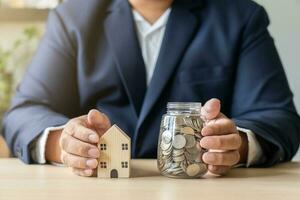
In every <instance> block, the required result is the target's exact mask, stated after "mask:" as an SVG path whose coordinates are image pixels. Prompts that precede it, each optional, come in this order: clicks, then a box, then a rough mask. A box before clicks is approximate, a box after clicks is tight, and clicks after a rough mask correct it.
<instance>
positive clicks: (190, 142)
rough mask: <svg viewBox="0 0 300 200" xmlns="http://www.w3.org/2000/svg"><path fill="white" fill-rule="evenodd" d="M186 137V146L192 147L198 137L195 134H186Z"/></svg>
mask: <svg viewBox="0 0 300 200" xmlns="http://www.w3.org/2000/svg"><path fill="white" fill-rule="evenodd" d="M184 137H185V140H186V144H185V147H186V148H192V147H194V146H195V145H196V139H195V137H194V136H193V135H185V136H184Z"/></svg>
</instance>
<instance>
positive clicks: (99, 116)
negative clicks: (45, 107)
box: [46, 110, 111, 176]
mask: <svg viewBox="0 0 300 200" xmlns="http://www.w3.org/2000/svg"><path fill="white" fill-rule="evenodd" d="M110 127H111V124H110V121H109V119H108V117H107V116H106V115H105V114H103V113H100V112H99V111H97V110H91V111H90V112H89V113H88V115H84V116H81V117H78V118H74V119H71V120H70V121H69V122H68V123H67V124H66V126H65V128H64V129H63V130H62V131H61V133H57V132H56V133H53V135H52V133H51V134H50V135H49V138H48V141H47V145H46V159H47V161H56V160H55V157H56V158H57V157H58V154H60V156H59V157H60V161H61V162H62V163H63V164H64V165H66V166H68V167H70V168H72V169H73V172H74V173H75V174H77V175H80V176H93V175H95V174H96V168H97V166H98V158H99V155H100V152H99V149H98V148H97V144H98V142H99V138H100V137H101V136H102V135H103V134H104V133H105V132H106V131H107V130H108V129H109V128H110ZM55 147H56V148H55ZM57 148H59V150H57ZM51 153H52V155H51ZM53 154H57V155H56V156H55V155H53Z"/></svg>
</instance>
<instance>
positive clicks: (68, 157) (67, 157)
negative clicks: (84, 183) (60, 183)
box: [61, 151, 98, 169]
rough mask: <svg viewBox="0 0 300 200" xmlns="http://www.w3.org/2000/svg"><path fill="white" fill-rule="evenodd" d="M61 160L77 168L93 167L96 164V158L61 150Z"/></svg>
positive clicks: (95, 166)
mask: <svg viewBox="0 0 300 200" xmlns="http://www.w3.org/2000/svg"><path fill="white" fill-rule="evenodd" d="M61 161H62V163H63V164H64V165H66V166H68V167H75V168H78V169H95V168H97V166H98V161H97V160H96V159H89V158H84V157H80V156H76V155H72V154H69V153H67V152H65V151H62V153H61Z"/></svg>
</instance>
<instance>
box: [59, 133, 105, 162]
mask: <svg viewBox="0 0 300 200" xmlns="http://www.w3.org/2000/svg"><path fill="white" fill-rule="evenodd" d="M60 147H61V149H62V150H64V151H66V152H67V153H70V154H73V155H77V156H82V157H86V158H98V157H99V155H100V152H99V149H98V148H97V147H96V146H94V145H91V144H89V143H86V142H82V141H80V140H78V139H76V138H74V137H72V136H70V135H68V134H62V136H61V139H60Z"/></svg>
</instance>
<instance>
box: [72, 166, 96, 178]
mask: <svg viewBox="0 0 300 200" xmlns="http://www.w3.org/2000/svg"><path fill="white" fill-rule="evenodd" d="M72 170H73V173H74V174H77V175H78V176H85V177H91V176H94V174H95V171H96V170H92V169H78V168H73V169H72Z"/></svg>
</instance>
